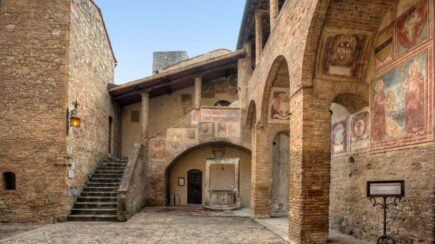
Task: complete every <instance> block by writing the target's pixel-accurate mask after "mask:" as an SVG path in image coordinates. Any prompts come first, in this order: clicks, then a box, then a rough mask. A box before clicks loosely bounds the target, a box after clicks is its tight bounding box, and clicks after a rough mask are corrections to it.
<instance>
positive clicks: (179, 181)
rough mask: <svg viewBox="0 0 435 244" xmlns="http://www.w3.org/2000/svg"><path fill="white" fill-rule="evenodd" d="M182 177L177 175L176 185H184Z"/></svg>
mask: <svg viewBox="0 0 435 244" xmlns="http://www.w3.org/2000/svg"><path fill="white" fill-rule="evenodd" d="M184 184H185V182H184V177H178V186H184Z"/></svg>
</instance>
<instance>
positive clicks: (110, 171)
mask: <svg viewBox="0 0 435 244" xmlns="http://www.w3.org/2000/svg"><path fill="white" fill-rule="evenodd" d="M123 173H124V169H122V170H119V169H117V170H111V169H96V170H95V172H94V174H120V175H122V174H123Z"/></svg>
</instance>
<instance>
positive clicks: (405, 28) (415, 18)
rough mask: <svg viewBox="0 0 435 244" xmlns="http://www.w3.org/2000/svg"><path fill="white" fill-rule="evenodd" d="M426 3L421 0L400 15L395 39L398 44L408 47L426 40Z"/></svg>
mask: <svg viewBox="0 0 435 244" xmlns="http://www.w3.org/2000/svg"><path fill="white" fill-rule="evenodd" d="M426 26H427V3H426V1H421V3H419V4H418V5H417V6H416V7H415V8H413V9H412V10H411V11H410V12H408V13H407V14H405V15H403V16H402V17H400V19H399V20H398V22H397V39H398V41H399V44H400V45H401V46H403V47H404V48H406V49H410V48H412V47H414V46H416V45H417V44H419V43H421V42H423V41H424V40H426V38H427V36H426V34H427V33H426Z"/></svg>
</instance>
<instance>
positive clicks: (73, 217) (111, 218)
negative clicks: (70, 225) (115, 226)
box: [68, 214, 118, 221]
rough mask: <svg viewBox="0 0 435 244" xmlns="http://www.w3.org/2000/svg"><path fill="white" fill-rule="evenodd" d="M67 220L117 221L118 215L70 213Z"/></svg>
mask: <svg viewBox="0 0 435 244" xmlns="http://www.w3.org/2000/svg"><path fill="white" fill-rule="evenodd" d="M68 221H118V216H117V215H113V214H106V215H85V214H80V215H70V216H68Z"/></svg>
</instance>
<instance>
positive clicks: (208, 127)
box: [198, 122, 214, 137]
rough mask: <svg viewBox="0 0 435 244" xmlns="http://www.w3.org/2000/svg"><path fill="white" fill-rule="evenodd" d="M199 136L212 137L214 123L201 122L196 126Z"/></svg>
mask: <svg viewBox="0 0 435 244" xmlns="http://www.w3.org/2000/svg"><path fill="white" fill-rule="evenodd" d="M198 132H199V136H209V137H213V136H214V123H213V122H201V123H199V126H198Z"/></svg>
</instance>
